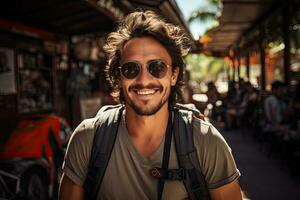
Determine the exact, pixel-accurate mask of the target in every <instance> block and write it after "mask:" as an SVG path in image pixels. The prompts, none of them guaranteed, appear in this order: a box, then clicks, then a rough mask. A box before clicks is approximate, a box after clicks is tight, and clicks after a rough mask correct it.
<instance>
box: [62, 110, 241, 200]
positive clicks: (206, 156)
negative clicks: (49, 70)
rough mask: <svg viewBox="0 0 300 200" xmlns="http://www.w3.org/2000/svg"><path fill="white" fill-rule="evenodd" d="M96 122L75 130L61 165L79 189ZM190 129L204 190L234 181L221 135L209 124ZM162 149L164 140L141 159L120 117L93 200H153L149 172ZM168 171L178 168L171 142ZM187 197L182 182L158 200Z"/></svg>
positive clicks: (172, 185) (235, 174)
mask: <svg viewBox="0 0 300 200" xmlns="http://www.w3.org/2000/svg"><path fill="white" fill-rule="evenodd" d="M96 120H97V117H96V118H92V119H87V120H84V121H83V122H82V123H81V124H80V125H79V126H78V127H77V128H76V130H75V131H74V133H73V134H72V137H71V139H70V142H69V145H68V149H67V152H66V156H65V161H64V164H63V171H64V173H65V174H66V175H67V176H68V177H69V178H70V179H71V180H72V181H73V182H74V183H76V184H78V185H80V186H82V185H83V182H84V180H85V177H86V174H87V169H88V164H89V157H90V153H91V148H92V143H93V137H94V134H95V130H96V129H95V126H96V124H97V123H95V122H96ZM193 128H194V130H193V131H194V143H195V146H196V149H197V155H198V157H199V162H200V166H201V170H202V173H203V175H204V177H205V180H206V182H207V186H208V188H209V189H213V188H218V187H220V186H223V185H225V184H227V183H230V182H232V181H234V180H235V179H237V178H238V177H239V176H240V172H239V171H238V169H237V168H236V165H235V162H234V160H233V157H232V154H231V149H230V148H229V146H228V145H227V143H226V142H225V140H224V138H223V137H222V135H221V134H220V133H219V132H218V131H217V130H216V129H215V128H214V127H213V126H212V125H211V124H210V123H207V122H204V121H202V120H198V119H194V120H193ZM163 149H164V139H163V140H162V143H161V144H160V145H159V147H158V149H157V150H156V151H155V152H153V153H152V154H151V155H150V156H149V157H144V156H142V155H141V154H140V153H139V152H138V151H137V150H136V149H135V147H134V145H133V143H132V142H131V139H130V137H129V135H128V131H127V128H126V124H125V115H123V117H122V121H121V123H120V126H119V130H118V135H117V138H116V141H115V145H114V149H113V152H112V155H111V157H110V160H109V163H108V167H107V169H106V171H105V175H104V178H103V181H102V185H101V188H100V192H98V198H97V199H109V200H111V199H157V183H158V181H157V179H155V178H153V177H152V176H151V174H150V170H151V169H152V168H154V167H161V165H162V157H163ZM169 168H170V169H177V168H178V161H177V156H176V149H175V143H174V138H173V140H172V144H171V153H170V161H169ZM187 197H188V194H187V191H186V189H185V186H184V184H183V182H182V181H168V180H167V181H166V182H165V186H164V190H163V196H162V199H172V200H176V199H187Z"/></svg>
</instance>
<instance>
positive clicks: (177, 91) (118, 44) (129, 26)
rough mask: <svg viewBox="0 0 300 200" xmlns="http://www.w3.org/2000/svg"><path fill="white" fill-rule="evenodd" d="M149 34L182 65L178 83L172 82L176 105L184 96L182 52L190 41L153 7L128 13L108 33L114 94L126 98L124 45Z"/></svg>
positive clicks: (108, 76)
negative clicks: (121, 66)
mask: <svg viewBox="0 0 300 200" xmlns="http://www.w3.org/2000/svg"><path fill="white" fill-rule="evenodd" d="M146 36H151V37H153V38H154V39H156V40H157V41H159V42H160V43H161V44H162V45H163V46H164V47H165V48H166V50H167V51H168V53H169V54H170V56H171V58H172V66H173V67H174V66H175V67H179V75H178V78H177V82H176V85H175V86H172V88H171V94H170V97H169V103H170V105H173V104H174V103H176V101H178V100H179V99H180V98H181V97H182V87H183V85H184V82H183V74H184V70H185V64H184V60H183V58H182V56H185V55H186V54H187V52H188V51H189V48H190V43H189V39H188V37H187V36H186V34H185V33H184V32H183V30H182V29H181V28H179V27H178V26H175V25H173V24H170V23H168V22H166V21H165V20H163V19H162V17H160V16H159V15H157V14H156V13H155V12H153V11H145V12H144V11H135V12H133V13H131V14H129V15H127V16H126V17H125V19H124V20H122V21H121V22H120V23H119V25H118V27H117V30H116V31H114V32H112V33H110V34H109V35H108V36H107V38H106V43H105V45H104V47H103V49H104V51H105V53H106V56H107V65H106V66H105V75H106V79H107V80H108V82H109V84H110V87H111V95H112V96H113V97H114V99H115V100H116V101H121V102H122V101H123V100H124V99H123V95H122V93H121V92H120V70H119V63H120V59H121V50H122V48H123V46H124V45H125V44H126V42H127V41H129V40H130V39H132V38H136V37H146ZM173 69H174V68H173Z"/></svg>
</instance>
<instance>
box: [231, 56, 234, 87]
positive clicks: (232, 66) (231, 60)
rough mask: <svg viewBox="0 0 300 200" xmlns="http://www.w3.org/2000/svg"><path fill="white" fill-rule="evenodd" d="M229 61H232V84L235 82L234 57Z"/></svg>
mask: <svg viewBox="0 0 300 200" xmlns="http://www.w3.org/2000/svg"><path fill="white" fill-rule="evenodd" d="M231 61H232V70H233V72H232V78H231V80H232V81H233V82H235V56H233V57H232V58H231Z"/></svg>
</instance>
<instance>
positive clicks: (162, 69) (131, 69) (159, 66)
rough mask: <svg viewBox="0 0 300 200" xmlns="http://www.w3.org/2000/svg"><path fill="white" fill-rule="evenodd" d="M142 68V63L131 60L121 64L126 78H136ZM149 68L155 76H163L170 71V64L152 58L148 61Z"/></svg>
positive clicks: (121, 69) (122, 72)
mask: <svg viewBox="0 0 300 200" xmlns="http://www.w3.org/2000/svg"><path fill="white" fill-rule="evenodd" d="M141 68H142V64H141V63H139V62H136V61H130V62H126V63H124V64H123V65H121V67H120V71H121V74H122V75H123V76H124V77H125V78H127V79H134V78H136V77H137V76H138V75H139V74H140V71H141ZM147 70H148V72H149V73H150V74H151V75H152V76H153V77H155V78H163V77H164V76H165V75H166V73H167V71H168V65H167V64H166V63H164V61H162V60H151V61H149V62H148V63H147Z"/></svg>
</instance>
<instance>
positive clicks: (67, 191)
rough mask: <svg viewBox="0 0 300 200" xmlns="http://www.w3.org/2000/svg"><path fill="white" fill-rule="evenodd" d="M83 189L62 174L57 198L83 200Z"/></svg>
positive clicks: (61, 199) (60, 199)
mask: <svg viewBox="0 0 300 200" xmlns="http://www.w3.org/2000/svg"><path fill="white" fill-rule="evenodd" d="M83 194H84V190H83V188H82V187H81V186H80V185H77V184H75V183H74V182H73V181H72V180H71V179H70V178H68V176H66V175H65V174H63V175H62V178H61V181H60V186H59V196H58V198H59V200H83Z"/></svg>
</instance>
